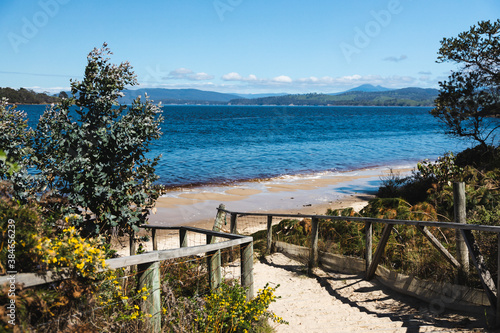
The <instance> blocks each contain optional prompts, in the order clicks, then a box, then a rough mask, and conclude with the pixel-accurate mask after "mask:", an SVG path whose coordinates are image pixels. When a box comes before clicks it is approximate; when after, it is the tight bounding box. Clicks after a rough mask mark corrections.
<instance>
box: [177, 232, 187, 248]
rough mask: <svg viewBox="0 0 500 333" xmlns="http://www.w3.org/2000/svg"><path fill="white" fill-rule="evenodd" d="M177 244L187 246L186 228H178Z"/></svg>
mask: <svg viewBox="0 0 500 333" xmlns="http://www.w3.org/2000/svg"><path fill="white" fill-rule="evenodd" d="M179 245H180V247H187V246H188V240H187V231H186V229H183V228H180V229H179Z"/></svg>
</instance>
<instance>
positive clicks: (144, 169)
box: [34, 44, 163, 234]
mask: <svg viewBox="0 0 500 333" xmlns="http://www.w3.org/2000/svg"><path fill="white" fill-rule="evenodd" d="M109 55H111V52H110V50H109V49H108V48H107V45H106V44H104V45H103V47H102V48H101V49H97V48H96V49H94V50H93V51H92V52H90V53H89V55H88V57H87V60H88V63H87V66H86V68H85V76H84V79H83V81H81V82H80V81H72V82H71V93H72V97H70V98H68V99H63V100H62V101H61V103H59V104H57V105H55V106H52V107H50V108H48V109H47V110H46V112H45V113H44V114H43V116H42V117H41V118H40V121H39V123H38V126H37V129H36V135H35V139H34V149H35V151H36V154H35V158H34V161H35V165H36V167H37V168H38V169H39V170H42V171H43V175H44V176H45V178H46V179H47V181H48V183H49V186H50V188H51V189H52V190H54V191H57V192H58V193H60V194H61V195H63V196H65V197H67V199H68V200H69V202H70V203H71V206H72V209H73V210H74V211H77V210H81V209H83V211H84V216H85V218H84V220H83V222H82V226H83V227H84V231H85V232H86V233H88V234H99V233H108V234H109V231H110V229H111V228H112V227H118V230H119V231H120V232H122V233H128V234H131V233H132V232H133V231H136V230H138V226H139V225H140V224H143V223H145V222H146V217H147V216H148V214H149V211H150V209H151V208H152V206H153V204H154V202H155V201H156V199H157V198H158V196H159V190H158V189H157V188H156V187H155V186H154V185H153V182H154V181H155V180H156V179H157V178H158V177H157V176H156V175H155V166H156V164H157V163H158V160H159V156H158V157H156V158H154V159H149V158H147V156H146V154H147V153H148V152H149V145H150V144H151V142H152V140H155V139H158V138H159V137H160V135H161V132H160V123H161V121H162V119H163V118H162V116H161V114H160V113H161V109H160V108H159V106H157V105H154V104H153V103H152V102H151V101H150V100H148V99H147V96H146V99H145V101H142V100H141V97H140V96H139V97H138V98H137V99H136V100H135V101H134V102H133V103H132V105H129V106H126V105H119V103H118V101H117V99H118V98H119V97H120V96H121V95H122V93H121V91H122V90H124V89H125V87H127V86H133V85H135V84H137V81H136V76H135V74H134V73H133V71H132V67H131V66H130V64H129V63H128V62H124V63H121V64H120V65H114V64H111V63H110V59H109V58H108V56H109ZM73 104H74V105H75V106H73Z"/></svg>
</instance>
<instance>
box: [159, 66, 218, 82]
mask: <svg viewBox="0 0 500 333" xmlns="http://www.w3.org/2000/svg"><path fill="white" fill-rule="evenodd" d="M213 78H214V76H213V75H210V74H207V73H204V72H200V73H195V72H193V71H192V70H190V69H188V68H177V69H176V70H173V71H171V72H170V73H168V75H167V76H164V77H162V79H163V80H190V81H204V80H212V79H213Z"/></svg>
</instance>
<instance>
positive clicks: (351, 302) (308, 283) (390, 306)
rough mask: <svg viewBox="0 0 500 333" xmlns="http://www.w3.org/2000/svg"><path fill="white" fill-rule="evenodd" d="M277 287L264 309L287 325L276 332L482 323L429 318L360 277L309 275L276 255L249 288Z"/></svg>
mask: <svg viewBox="0 0 500 333" xmlns="http://www.w3.org/2000/svg"><path fill="white" fill-rule="evenodd" d="M271 281H272V284H270V285H271V286H272V285H274V284H279V285H280V286H279V287H278V289H277V291H276V295H278V296H281V298H280V299H278V300H277V301H276V302H275V303H272V304H271V306H270V310H271V311H273V312H274V313H276V315H278V316H281V317H283V319H284V320H286V321H288V322H289V325H278V326H277V327H276V332H287V333H288V332H307V333H313V332H322V333H324V332H366V331H375V332H481V331H483V330H482V329H481V327H485V326H484V325H485V323H484V322H481V321H479V320H477V319H476V318H474V317H468V316H464V315H458V314H453V313H432V311H430V310H429V306H428V304H426V303H424V302H421V301H418V300H416V299H414V298H411V297H406V296H402V295H400V294H397V293H395V292H392V291H390V290H387V289H386V288H384V287H382V286H381V285H379V284H378V283H376V282H367V281H364V280H362V278H361V277H360V276H356V275H346V274H337V273H332V272H325V271H323V270H321V269H316V270H315V276H314V277H308V276H307V274H306V269H305V266H304V265H303V264H301V263H299V262H297V261H295V260H292V259H290V258H288V257H286V256H285V255H283V254H281V253H275V254H272V255H270V256H267V257H266V259H265V262H257V263H255V265H254V283H255V288H256V289H259V288H262V287H264V285H265V284H266V283H267V282H271Z"/></svg>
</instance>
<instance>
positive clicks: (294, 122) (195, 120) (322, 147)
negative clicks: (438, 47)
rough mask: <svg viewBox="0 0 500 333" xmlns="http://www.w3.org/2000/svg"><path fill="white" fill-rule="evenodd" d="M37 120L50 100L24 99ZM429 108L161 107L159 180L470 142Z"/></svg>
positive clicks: (155, 149) (197, 181)
mask: <svg viewBox="0 0 500 333" xmlns="http://www.w3.org/2000/svg"><path fill="white" fill-rule="evenodd" d="M19 109H22V110H25V111H26V112H27V114H28V118H29V124H30V126H32V127H34V126H36V122H37V121H38V118H39V116H40V115H41V113H42V112H43V110H44V109H45V106H38V105H26V106H19ZM429 110H431V108H429V107H337V106H332V107H324V106H316V107H314V106H313V107H310V106H307V107H299V106H287V107H281V106H280V107H278V106H193V105H167V106H164V107H163V111H164V112H163V115H164V117H165V121H164V123H163V124H162V131H163V136H162V138H161V139H160V140H158V141H156V142H155V143H154V144H153V146H152V150H151V153H150V154H149V156H151V157H152V156H156V155H160V154H161V155H162V158H161V160H160V163H159V165H158V167H157V174H158V175H159V176H160V179H159V181H158V182H159V183H161V184H164V185H167V186H170V187H178V186H180V187H184V186H192V185H208V184H226V183H233V182H238V181H247V180H258V179H266V178H275V177H281V178H283V177H310V176H311V175H314V174H317V173H322V172H342V171H350V170H357V169H362V168H369V167H380V166H390V165H414V164H415V163H416V162H418V161H420V160H423V159H435V158H437V157H438V156H440V155H442V154H444V153H445V152H448V151H452V152H458V151H461V150H463V149H465V148H468V147H470V143H469V142H465V141H463V140H459V139H456V138H451V137H449V136H447V135H445V134H444V129H443V127H442V125H441V124H440V123H439V121H438V120H437V119H435V118H434V117H433V116H431V115H430V114H429Z"/></svg>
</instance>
